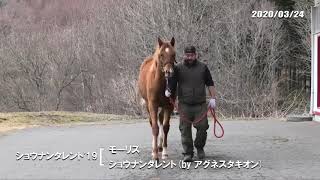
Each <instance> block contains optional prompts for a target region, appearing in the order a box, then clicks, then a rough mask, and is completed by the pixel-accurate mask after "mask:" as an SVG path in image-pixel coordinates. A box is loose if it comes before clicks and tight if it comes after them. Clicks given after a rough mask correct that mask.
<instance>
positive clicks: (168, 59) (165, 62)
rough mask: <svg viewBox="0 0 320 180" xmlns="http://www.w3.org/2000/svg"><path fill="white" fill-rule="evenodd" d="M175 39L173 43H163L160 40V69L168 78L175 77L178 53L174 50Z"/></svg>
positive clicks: (158, 50) (158, 49)
mask: <svg viewBox="0 0 320 180" xmlns="http://www.w3.org/2000/svg"><path fill="white" fill-rule="evenodd" d="M174 43H175V39H174V38H173V37H172V39H171V41H170V42H169V41H162V40H161V39H160V38H158V48H157V52H158V53H157V55H158V61H159V64H160V67H161V69H162V72H164V75H165V77H166V78H168V77H171V76H172V75H173V67H174V63H175V62H176V51H175V48H174Z"/></svg>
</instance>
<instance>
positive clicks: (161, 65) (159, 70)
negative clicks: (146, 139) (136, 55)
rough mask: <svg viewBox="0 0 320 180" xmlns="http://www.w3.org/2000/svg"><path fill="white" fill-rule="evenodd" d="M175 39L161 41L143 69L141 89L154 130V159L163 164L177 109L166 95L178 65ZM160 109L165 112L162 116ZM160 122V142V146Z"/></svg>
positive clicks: (141, 71)
mask: <svg viewBox="0 0 320 180" xmlns="http://www.w3.org/2000/svg"><path fill="white" fill-rule="evenodd" d="M174 44H175V39H174V38H172V39H171V41H170V42H169V41H162V40H161V39H160V38H158V44H157V47H156V50H155V52H154V54H153V55H152V56H149V57H148V58H146V59H145V60H144V62H143V63H142V65H141V67H140V73H139V80H138V88H139V92H140V95H141V97H142V98H143V100H144V101H145V104H146V108H147V111H148V114H149V121H150V125H151V128H152V135H153V140H152V158H153V159H154V160H159V157H158V152H161V151H162V159H166V158H167V157H168V153H167V146H168V145H167V137H168V132H169V128H170V115H171V113H172V111H173V109H174V107H173V105H172V104H171V103H170V101H169V98H167V97H166V96H165V94H164V91H165V88H166V78H168V77H170V76H172V74H173V67H174V63H175V62H176V61H175V54H176V53H175V48H174ZM159 108H161V110H160V112H159V114H158V111H159ZM158 119H159V122H160V141H159V145H158V135H159V125H158Z"/></svg>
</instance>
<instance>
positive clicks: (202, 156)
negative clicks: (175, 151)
mask: <svg viewBox="0 0 320 180" xmlns="http://www.w3.org/2000/svg"><path fill="white" fill-rule="evenodd" d="M197 152H198V153H197V154H198V158H199V159H204V158H205V157H206V154H205V153H204V150H203V148H199V149H197Z"/></svg>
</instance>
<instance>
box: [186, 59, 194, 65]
mask: <svg viewBox="0 0 320 180" xmlns="http://www.w3.org/2000/svg"><path fill="white" fill-rule="evenodd" d="M184 63H185V64H186V65H187V66H193V65H194V64H195V63H196V59H195V60H192V59H184Z"/></svg>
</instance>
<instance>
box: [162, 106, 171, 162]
mask: <svg viewBox="0 0 320 180" xmlns="http://www.w3.org/2000/svg"><path fill="white" fill-rule="evenodd" d="M172 111H173V107H168V108H166V109H165V110H164V121H163V144H162V147H163V149H162V159H167V158H168V151H167V148H168V133H169V129H170V116H171V113H172Z"/></svg>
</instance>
